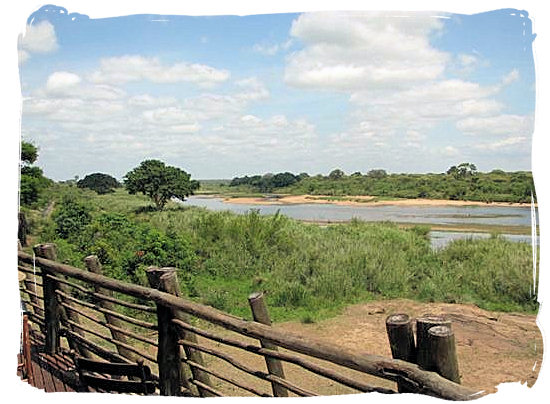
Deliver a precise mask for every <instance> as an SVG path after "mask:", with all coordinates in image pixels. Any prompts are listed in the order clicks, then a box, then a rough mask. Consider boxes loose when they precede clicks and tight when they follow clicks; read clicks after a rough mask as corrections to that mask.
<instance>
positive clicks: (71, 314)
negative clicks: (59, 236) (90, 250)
mask: <svg viewBox="0 0 550 404" xmlns="http://www.w3.org/2000/svg"><path fill="white" fill-rule="evenodd" d="M35 254H36V255H37V256H39V257H42V258H46V259H48V260H50V261H57V251H56V246H55V244H52V243H47V244H39V245H38V246H35ZM42 271H44V268H42ZM48 274H50V272H49V271H48ZM45 275H46V274H44V275H43V276H42V281H43V282H46V279H47V278H48V277H47V276H45ZM51 275H53V274H51ZM54 285H55V288H56V289H57V290H60V291H62V292H63V293H66V294H70V293H71V291H70V289H69V287H68V286H67V285H63V284H61V283H59V282H56V281H54ZM54 298H55V299H57V298H58V297H57V295H56V294H55V293H54ZM59 299H60V301H61V302H63V303H65V304H66V305H68V306H70V305H71V302H69V301H68V300H67V299H64V298H62V297H60V298H59ZM56 301H57V300H56ZM44 302H45V298H44ZM58 307H59V320H60V321H61V322H66V320H67V319H69V320H71V321H72V322H74V323H76V324H80V316H79V315H78V313H77V312H75V311H72V310H71V309H69V308H67V310H65V308H64V307H63V306H61V305H60V304H58ZM66 326H67V328H69V329H70V330H71V331H73V332H75V333H77V334H78V335H80V336H81V337H85V334H84V331H82V330H81V329H79V328H77V327H72V326H71V325H70V324H66ZM58 327H59V325H58ZM67 341H68V342H69V346H70V347H71V349H74V350H76V351H77V352H78V353H79V354H80V355H81V356H84V357H86V358H91V357H92V355H91V353H90V351H88V350H87V349H86V348H84V347H83V346H81V345H80V344H77V343H76V342H74V341H73V339H72V338H70V337H69V338H67Z"/></svg>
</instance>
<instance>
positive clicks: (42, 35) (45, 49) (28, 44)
mask: <svg viewBox="0 0 550 404" xmlns="http://www.w3.org/2000/svg"><path fill="white" fill-rule="evenodd" d="M58 47H59V45H58V43H57V36H56V35H55V28H54V26H53V25H52V24H51V23H50V22H48V21H41V22H39V23H38V24H32V25H27V28H26V30H25V33H24V34H22V35H19V61H20V63H25V62H26V61H27V60H28V59H29V58H30V57H31V54H33V53H41V54H46V53H51V52H54V51H56V50H57V49H58Z"/></svg>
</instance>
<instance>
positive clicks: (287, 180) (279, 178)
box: [270, 172, 298, 188]
mask: <svg viewBox="0 0 550 404" xmlns="http://www.w3.org/2000/svg"><path fill="white" fill-rule="evenodd" d="M296 182H298V177H296V176H295V175H294V174H292V173H289V172H286V173H278V174H275V175H274V176H273V177H271V181H270V185H271V187H272V188H283V187H288V186H289V185H292V184H294V183H296Z"/></svg>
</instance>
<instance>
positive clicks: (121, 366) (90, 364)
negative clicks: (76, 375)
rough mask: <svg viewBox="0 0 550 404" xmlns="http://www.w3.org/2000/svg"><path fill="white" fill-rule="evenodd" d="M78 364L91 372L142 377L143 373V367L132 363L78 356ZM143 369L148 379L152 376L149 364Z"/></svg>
mask: <svg viewBox="0 0 550 404" xmlns="http://www.w3.org/2000/svg"><path fill="white" fill-rule="evenodd" d="M76 366H77V367H78V368H80V369H82V370H86V371H90V372H97V373H108V374H110V375H117V376H137V377H141V375H142V373H141V372H142V367H140V366H139V365H137V364H135V365H133V364H130V363H111V362H100V361H96V360H91V359H86V358H77V359H76ZM143 371H144V372H145V377H146V378H147V379H148V378H150V377H151V369H150V368H149V367H148V366H143Z"/></svg>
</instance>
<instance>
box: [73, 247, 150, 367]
mask: <svg viewBox="0 0 550 404" xmlns="http://www.w3.org/2000/svg"><path fill="white" fill-rule="evenodd" d="M84 264H85V265H86V269H87V270H88V271H90V272H92V273H94V274H98V275H103V269H102V268H101V263H100V262H99V258H97V256H95V255H89V256H88V257H86V258H84ZM93 285H94V290H95V292H96V293H101V294H103V295H107V296H113V292H112V291H111V290H109V289H105V288H102V287H101V286H99V285H97V284H93ZM97 304H98V306H100V307H102V308H104V309H107V310H110V311H116V307H115V304H114V303H111V302H108V301H106V300H101V299H98V302H97ZM104 316H105V322H106V323H107V324H110V325H112V326H114V327H118V328H124V327H125V324H124V322H123V321H122V320H120V319H118V318H117V317H114V316H111V315H109V314H104ZM109 331H110V332H111V337H112V338H113V339H114V340H117V341H120V342H122V343H128V339H127V338H126V336H125V335H124V334H122V333H120V332H118V331H116V330H113V329H112V328H109ZM115 345H116V349H117V351H118V353H119V354H120V356H123V357H125V358H127V359H129V360H131V361H132V362H137V361H138V360H139V359H140V357H139V356H138V355H136V354H135V353H134V352H132V351H130V350H128V349H126V348H124V347H122V346H120V345H118V344H115Z"/></svg>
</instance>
